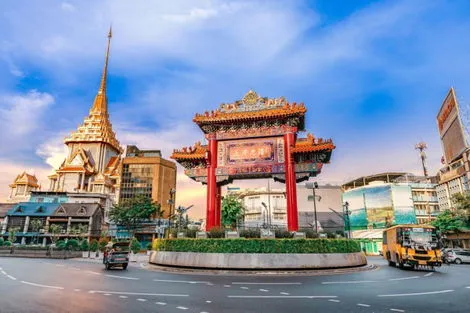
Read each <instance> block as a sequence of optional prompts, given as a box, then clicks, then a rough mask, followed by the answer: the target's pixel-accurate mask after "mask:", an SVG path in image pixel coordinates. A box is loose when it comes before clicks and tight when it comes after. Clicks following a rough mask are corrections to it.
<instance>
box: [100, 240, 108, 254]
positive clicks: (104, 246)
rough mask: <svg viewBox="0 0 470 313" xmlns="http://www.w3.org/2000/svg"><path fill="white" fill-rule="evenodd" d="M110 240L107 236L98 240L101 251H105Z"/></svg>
mask: <svg viewBox="0 0 470 313" xmlns="http://www.w3.org/2000/svg"><path fill="white" fill-rule="evenodd" d="M108 242H109V240H108V238H106V237H101V238H100V240H99V241H98V246H99V249H100V251H101V252H103V251H104V249H105V248H106V245H107V244H108Z"/></svg>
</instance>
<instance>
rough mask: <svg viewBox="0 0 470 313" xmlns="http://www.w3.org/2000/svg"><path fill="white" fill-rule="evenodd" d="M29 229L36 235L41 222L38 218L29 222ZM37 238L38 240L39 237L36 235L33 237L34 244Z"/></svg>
mask: <svg viewBox="0 0 470 313" xmlns="http://www.w3.org/2000/svg"><path fill="white" fill-rule="evenodd" d="M29 227H30V228H31V230H32V231H33V232H34V233H37V232H39V230H40V229H41V228H42V221H41V220H40V219H38V218H35V219H33V220H31V222H29ZM38 238H39V235H37V234H36V235H35V236H34V242H35V243H38Z"/></svg>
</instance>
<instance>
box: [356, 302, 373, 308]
mask: <svg viewBox="0 0 470 313" xmlns="http://www.w3.org/2000/svg"><path fill="white" fill-rule="evenodd" d="M357 305H358V306H363V307H366V308H368V307H370V304H364V303H358V304H357Z"/></svg>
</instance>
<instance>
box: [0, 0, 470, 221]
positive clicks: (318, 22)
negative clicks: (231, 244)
mask: <svg viewBox="0 0 470 313" xmlns="http://www.w3.org/2000/svg"><path fill="white" fill-rule="evenodd" d="M469 14H470V3H469V2H468V1H465V0H460V1H459V0H453V1H444V0H435V1H427V0H416V1H415V0H406V1H401V0H396V1H365V0H358V1H341V0H337V1H335V0H323V1H320V0H318V1H300V0H299V1H296V0H292V1H274V0H269V1H267V0H266V1H257V0H250V1H223V0H220V1H205V0H187V1H178V0H173V1H139V0H137V1H123V0H113V1H111V0H109V1H105V0H103V1H66V2H61V1H53V0H49V1H47V0H44V1H28V2H26V1H14V0H5V1H1V2H0V29H1V30H2V31H1V32H0V126H1V127H0V201H1V200H4V199H5V198H6V197H7V195H8V190H9V188H8V184H10V183H12V182H13V180H14V178H15V177H16V175H17V174H19V173H21V172H23V171H27V172H29V173H32V174H33V173H34V174H36V176H37V177H38V178H39V179H40V181H41V183H42V185H43V186H46V187H47V186H48V183H47V175H49V174H50V173H51V172H52V168H54V167H58V165H60V163H61V162H62V161H63V159H64V158H65V155H66V149H65V145H64V144H63V139H64V137H65V136H67V135H68V134H70V133H71V132H72V131H74V130H75V129H76V128H77V126H78V125H79V124H81V122H82V121H83V118H84V117H85V116H86V115H87V114H88V110H89V108H90V107H91V105H92V102H93V99H94V96H95V94H96V92H97V89H98V85H99V80H100V75H101V71H102V67H103V61H104V53H105V48H106V40H107V38H106V36H107V31H108V28H109V26H110V25H111V24H112V28H113V39H112V43H111V54H110V64H109V75H108V91H107V92H108V101H109V106H108V107H109V111H110V117H111V121H112V124H113V128H114V130H115V132H116V134H117V138H118V140H119V141H120V142H121V144H122V145H123V146H124V145H127V144H136V145H137V146H138V147H139V148H141V149H161V150H162V152H163V156H164V157H166V158H168V157H169V156H170V154H171V152H172V151H173V149H175V148H180V147H183V146H190V145H192V144H194V142H196V141H198V140H202V139H203V136H202V132H201V131H200V130H199V129H198V127H197V126H196V125H194V123H193V122H192V118H193V116H194V114H195V113H203V112H204V111H206V110H214V109H216V108H217V107H218V106H219V104H220V103H227V102H232V101H235V100H238V99H241V98H242V97H243V95H244V94H245V93H246V92H247V91H248V90H249V89H253V90H255V91H256V92H257V93H258V94H259V95H261V96H263V97H272V98H277V97H280V96H284V97H286V99H287V100H289V101H292V102H298V103H299V102H304V103H305V105H306V106H307V108H308V112H307V116H306V129H307V130H308V131H309V132H311V133H313V134H314V135H315V136H316V137H322V138H331V139H333V141H334V143H335V145H336V149H335V150H334V152H333V156H332V159H331V163H330V164H327V165H325V166H324V167H323V171H322V173H321V174H320V175H319V176H318V177H317V178H316V180H317V181H319V182H320V183H331V184H341V183H344V182H346V181H348V180H351V179H354V178H356V177H359V176H363V175H370V174H374V173H378V172H385V171H404V172H412V173H416V174H419V173H421V163H420V159H419V156H418V152H417V151H416V150H415V149H414V145H415V144H416V143H418V142H420V141H425V142H426V143H427V144H428V150H427V154H428V159H427V164H428V167H429V169H430V172H431V173H435V172H436V171H437V170H438V169H439V167H440V166H441V164H440V159H441V157H442V151H441V145H440V141H439V135H438V132H437V126H436V115H437V112H438V110H439V108H440V106H441V103H442V101H443V99H444V97H445V95H446V94H447V92H448V90H449V88H450V87H451V86H453V87H454V88H455V90H456V93H457V97H458V98H459V100H460V104H461V105H462V107H464V108H466V107H468V105H469V104H470V84H469V79H468V77H469V74H468V73H469V72H470V71H469V70H470V41H469V40H468V34H469V33H470V20H469V19H468V16H469ZM301 135H302V134H301ZM303 135H305V134H303ZM266 184H267V181H266V180H257V181H236V182H234V185H236V186H241V187H247V186H250V187H264V186H265V185H266ZM204 199H205V187H203V186H202V185H199V184H198V183H196V182H193V181H191V180H189V179H188V178H186V177H185V176H184V174H183V172H182V170H181V168H179V171H178V182H177V205H185V206H186V205H190V204H195V207H194V208H193V209H192V212H191V215H193V216H194V217H200V216H202V215H203V214H204V206H205V200H204Z"/></svg>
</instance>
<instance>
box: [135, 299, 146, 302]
mask: <svg viewBox="0 0 470 313" xmlns="http://www.w3.org/2000/svg"><path fill="white" fill-rule="evenodd" d="M137 301H140V302H145V301H147V299H142V298H138V299H137Z"/></svg>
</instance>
